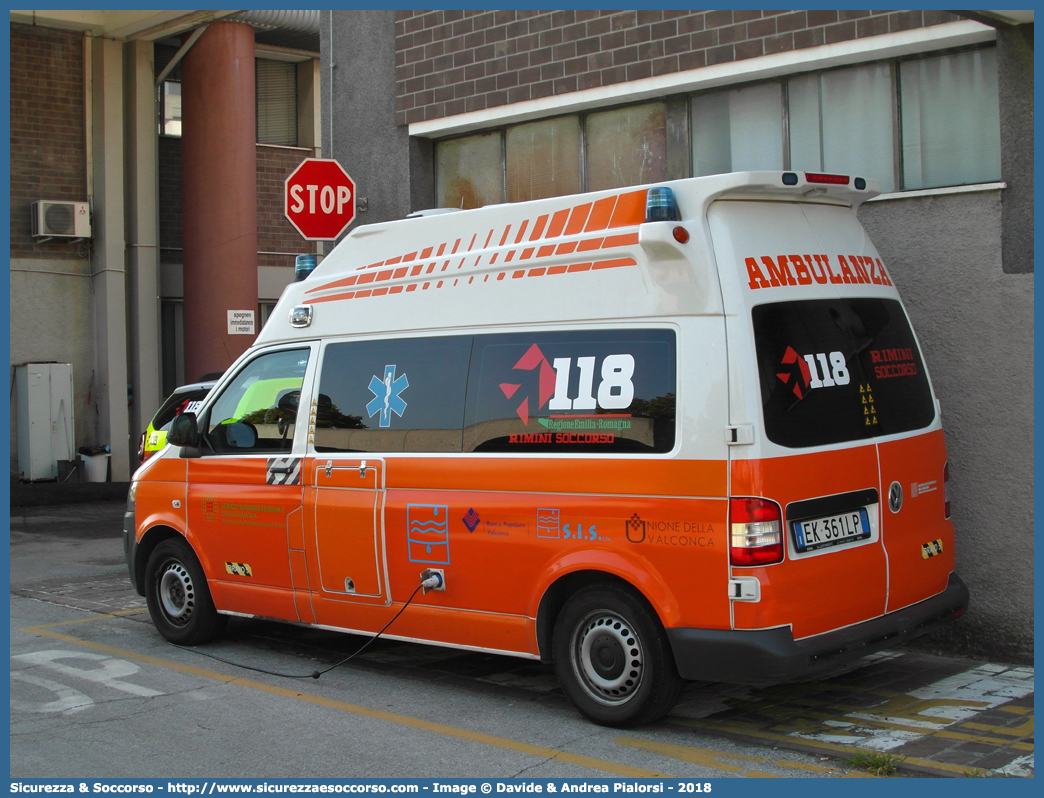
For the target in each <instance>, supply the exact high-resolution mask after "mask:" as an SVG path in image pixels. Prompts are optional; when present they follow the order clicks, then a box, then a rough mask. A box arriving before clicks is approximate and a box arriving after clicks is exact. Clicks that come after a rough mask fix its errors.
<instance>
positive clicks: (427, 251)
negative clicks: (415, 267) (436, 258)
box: [420, 247, 434, 260]
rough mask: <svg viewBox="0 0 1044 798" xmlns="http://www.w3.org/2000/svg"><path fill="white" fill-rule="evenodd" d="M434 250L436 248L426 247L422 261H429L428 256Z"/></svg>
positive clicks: (421, 257) (422, 254)
mask: <svg viewBox="0 0 1044 798" xmlns="http://www.w3.org/2000/svg"><path fill="white" fill-rule="evenodd" d="M433 249H434V247H425V248H424V251H423V252H422V253H421V256H420V259H421V260H427V259H428V256H429V255H431V251H432V250H433Z"/></svg>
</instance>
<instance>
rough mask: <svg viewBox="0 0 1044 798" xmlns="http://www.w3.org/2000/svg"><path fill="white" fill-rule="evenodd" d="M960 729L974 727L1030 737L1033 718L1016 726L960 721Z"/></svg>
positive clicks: (978, 729)
mask: <svg viewBox="0 0 1044 798" xmlns="http://www.w3.org/2000/svg"><path fill="white" fill-rule="evenodd" d="M961 728H962V729H975V731H984V732H993V733H994V734H1007V735H1010V736H1012V737H1031V736H1032V735H1033V718H1032V717H1031V718H1030V719H1029V720H1027V721H1026V722H1025V723H1020V724H1019V725H1018V726H991V725H990V724H988V723H962V724H961Z"/></svg>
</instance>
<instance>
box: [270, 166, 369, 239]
mask: <svg viewBox="0 0 1044 798" xmlns="http://www.w3.org/2000/svg"><path fill="white" fill-rule="evenodd" d="M285 186H286V188H285V190H284V192H283V201H284V206H283V213H284V214H285V215H286V218H287V219H289V220H290V224H292V225H293V226H294V227H296V228H297V232H299V233H300V234H301V235H302V236H304V237H305V239H306V240H308V241H332V240H333V239H335V238H337V237H338V236H339V235H341V233H343V232H344V231H345V228H347V227H348V225H350V224H351V223H352V220H353V219H354V218H355V181H354V180H352V179H351V178H350V177H349V176H348V173H347V172H346V171H344V167H342V166H341V165H340V164H339V163H337V161H335V160H333V159H332V158H305V159H304V161H302V162H301V164H300V165H299V166H298V167H297V168H296V169H294V171H293V172H291V173H290V176H289V177H288V178H287V179H286V183H285Z"/></svg>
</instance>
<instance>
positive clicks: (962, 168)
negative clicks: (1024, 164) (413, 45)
mask: <svg viewBox="0 0 1044 798" xmlns="http://www.w3.org/2000/svg"><path fill="white" fill-rule="evenodd" d="M666 107H667V106H666V103H665V102H653V103H649V102H645V103H641V104H636V105H632V106H626V107H621V108H613V109H609V110H605V111H588V112H585V113H581V114H572V115H567V116H561V117H555V118H552V119H547V120H540V121H538V122H530V123H525V124H522V125H515V126H507V127H505V128H503V129H500V130H496V131H485V132H483V133H479V134H472V135H469V136H466V137H463V138H458V139H448V140H445V141H440V142H438V143H437V145H436V185H437V187H438V188H437V193H438V198H439V204H440V205H443V206H449V207H462V208H475V207H480V206H482V205H488V204H493V203H498V202H504V201H509V202H518V201H523V200H529V199H538V198H541V197H549V196H561V195H564V194H572V193H579V192H583V191H598V190H602V189H610V188H620V187H624V186H632V185H641V184H644V183H655V182H659V181H661V180H664V179H666V164H667V160H668V159H667V151H668V147H671V148H672V149H671V158H672V159H674V162H675V163H677V162H678V161H681V162H684V161H685V160H686V159H691V160H690V163H691V171H690V174H692V175H695V176H701V175H711V174H722V173H725V172H735V171H747V170H763V169H768V170H775V169H793V170H795V171H808V172H836V173H842V174H856V175H860V176H863V177H869V178H873V179H875V180H878V181H879V182H880V183H881V188H882V190H883V191H885V192H892V191H898V190H914V189H922V188H935V187H941V186H954V185H962V184H967V183H986V182H992V181H995V180H1000V177H1001V169H1000V122H999V100H998V89H997V57H996V49H995V48H993V47H984V48H980V49H975V50H968V51H964V52H957V53H950V54H946V55H941V56H937V55H933V56H930V57H923V58H922V57H912V58H908V59H903V60H890V61H879V62H874V63H870V64H862V65H859V66H854V67H841V68H837V69H830V70H824V71H821V72H812V73H808V74H803V75H795V76H793V77H790V78H786V79H783V80H780V79H776V80H773V81H768V82H763V83H756V84H752V85H749V86H740V87H736V88H730V89H717V90H714V91H708V92H701V93H698V94H694V95H692V96H691V97H690V98H689V115H688V124H689V134H690V135H689V140H690V141H691V148H689V151H688V152H685V150H684V149H682V150H681V152H678V151H677V150H678V148H679V147H685V146H686V145H684V144H674V143H673V142H682V141H684V137H681V136H675V137H673V138H671V139H670V142H669V140H668V136H667V124H666V119H667V111H666ZM505 175H506V177H505ZM505 182H506V186H505Z"/></svg>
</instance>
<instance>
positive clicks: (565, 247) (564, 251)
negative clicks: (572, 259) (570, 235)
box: [555, 241, 577, 255]
mask: <svg viewBox="0 0 1044 798" xmlns="http://www.w3.org/2000/svg"><path fill="white" fill-rule="evenodd" d="M576 245H577V242H576V241H570V242H568V243H565V244H559V245H558V249H557V250H556V251H555V254H556V255H568V254H569V253H570V252H572V251H573V250H575V249H576Z"/></svg>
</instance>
